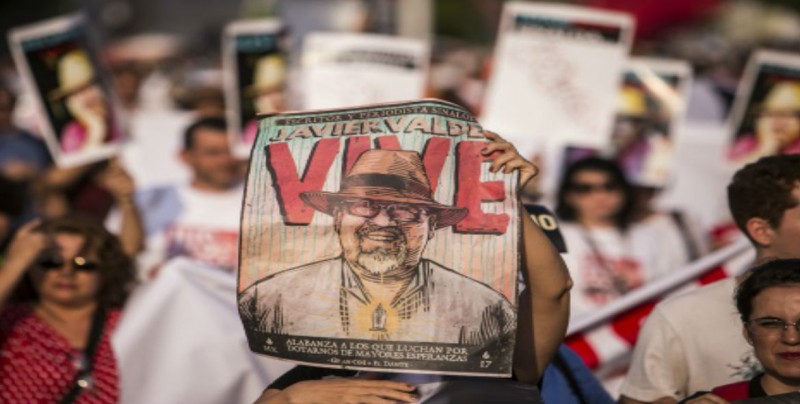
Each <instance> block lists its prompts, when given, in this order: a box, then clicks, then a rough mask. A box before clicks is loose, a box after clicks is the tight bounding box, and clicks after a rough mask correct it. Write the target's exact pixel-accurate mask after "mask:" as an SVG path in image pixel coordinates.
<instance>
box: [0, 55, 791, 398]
mask: <svg viewBox="0 0 800 404" xmlns="http://www.w3.org/2000/svg"><path fill="white" fill-rule="evenodd" d="M454 55H455V53H454ZM451 56H452V55H451ZM443 59H447V58H443ZM451 59H452V58H451ZM450 62H452V60H450ZM467 64H469V63H467ZM476 65H477V64H476ZM450 67H452V66H450ZM283 68H285V67H283V66H282V67H281V69H283ZM478 69H479V68H473V69H472V70H478ZM444 70H446V69H442V70H439V71H438V73H441V72H442V71H444ZM434 71H435V72H437V70H436V69H434ZM474 73H475V72H470V73H469V74H466V75H464V77H461V78H460V79H461V81H459V83H458V86H448V87H447V88H439V89H430V91H431V95H433V96H436V97H439V98H444V99H448V100H449V101H452V102H456V103H461V104H462V105H464V106H465V108H467V109H470V110H473V111H474V110H476V109H478V108H479V98H480V97H475V96H474V94H473V93H470V94H472V95H469V96H468V95H467V94H466V93H460V92H459V91H462V90H464V88H466V87H468V86H469V85H470V84H473V85H474V84H475V82H476V81H479V80H478V79H476V77H475V74H474ZM109 74H110V75H111V77H112V78H113V83H114V87H115V90H116V93H117V96H118V98H119V102H120V104H121V106H122V109H123V110H124V111H125V113H126V114H128V115H129V116H131V117H134V119H132V122H134V123H135V124H136V125H138V126H139V127H142V128H154V127H155V128H158V130H159V131H161V130H163V133H148V134H147V135H149V136H153V137H155V136H159V137H163V138H164V139H165V140H164V141H163V142H152V141H151V140H146V139H144V140H143V139H141V138H139V139H135V138H134V139H133V142H132V143H133V144H132V146H130V148H129V149H128V150H127V151H126V150H123V151H122V152H121V153H120V154H119V155H117V156H115V157H112V158H110V159H108V160H104V161H101V162H95V163H91V164H84V165H78V166H74V167H68V168H64V167H59V166H57V165H55V164H54V163H53V159H52V158H51V156H50V153H49V152H48V148H47V147H46V145H45V142H44V141H43V140H42V136H41V134H40V133H36V132H37V128H41V126H42V125H41V124H40V123H39V124H37V120H40V119H43V118H40V117H37V116H35V114H33V115H31V113H30V111H31V110H30V107H31V105H30V103H29V102H23V101H24V100H25V99H26V97H30V94H25V92H24V91H19V90H18V89H19V88H21V87H20V86H19V81H18V80H19V79H18V78H17V79H14V80H10V81H9V82H7V83H0V402H9V403H28V402H36V403H51V402H59V403H72V402H80V403H106V402H107V403H112V402H118V401H119V400H120V399H121V397H122V394H121V385H122V383H121V380H122V379H123V378H125V374H124V372H125V368H124V367H122V366H120V365H119V363H118V359H117V357H116V356H115V352H114V346H113V343H112V340H113V335H114V332H115V329H116V328H117V325H118V324H119V323H120V322H121V321H123V320H124V319H125V313H126V302H127V301H128V300H129V299H128V297H129V296H131V295H135V294H136V293H137V291H140V290H142V289H144V288H147V287H148V285H152V284H153V283H155V282H158V281H159V279H160V278H161V277H162V276H163V275H164V273H163V271H164V268H167V270H168V269H169V263H170V262H171V261H172V260H173V259H175V258H181V259H186V260H188V261H189V262H195V263H197V265H203V266H206V267H212V268H214V269H215V270H216V271H218V272H219V273H220V274H222V276H224V277H227V278H231V279H233V278H235V276H236V269H237V265H238V259H239V248H238V245H239V229H240V216H241V209H242V199H243V196H244V180H245V176H246V170H247V164H248V162H247V161H246V160H243V159H241V158H237V157H236V156H235V153H234V151H233V150H232V148H231V144H230V139H229V136H228V135H229V133H228V132H229V126H228V123H227V122H226V118H225V107H226V106H225V105H224V97H223V96H222V90H221V88H220V86H219V84H220V83H218V82H214V81H213V80H212V81H211V83H210V84H209V83H208V82H203V83H202V85H199V86H195V87H194V88H189V89H183V88H181V86H184V85H187V84H186V83H188V82H191V78H189V77H188V76H189V75H188V74H187V75H186V76H187V77H181V78H180V79H179V80H178V81H179V83H176V84H175V85H173V86H171V87H170V84H168V83H165V77H164V75H163V72H162V71H160V70H159V68H158V67H157V66H155V65H151V66H147V67H143V66H141V65H139V64H138V62H135V61H130V60H126V61H123V62H117V64H115V65H114V66H112V68H111V69H110V70H109ZM281 74H284V72H283V71H282V72H281ZM480 85H482V84H478V86H480ZM459 86H460V87H459ZM164 87H169V88H164ZM189 87H191V86H189ZM148 91H150V93H148ZM787 91H788V92H790V93H792V94H793V95H796V94H795V93H797V92H798V91H797V90H796V89H795V88H790V89H788V90H785V91H784V92H787ZM154 93H158V94H156V95H155V96H154V95H153V94H154ZM283 96H284V94H281V97H283ZM285 96H287V97H290V96H291V94H285ZM147 97H151V98H150V99H148V98H147ZM152 97H155V98H157V99H158V100H160V101H154V99H153V98H152ZM779 98H780V97H778V96H774V97H772V98H769V97H768V98H767V101H766V102H765V104H764V108H765V109H767V108H769V107H772V106H774V104H777V103H779V101H782V100H783V99H779ZM783 98H786V97H783ZM18 100H19V101H21V102H18ZM476 100H478V101H476ZM280 101H281V102H280V103H277V104H275V105H278V104H279V105H280V106H281V107H280V108H281V109H283V108H286V105H284V102H283V101H284V100H283V98H281V100H280ZM148 103H152V105H151V107H148ZM154 105H158V106H159V107H157V109H160V108H162V107H161V106H167V107H164V109H165V110H169V111H168V112H169V113H170V114H172V115H170V118H169V119H168V120H165V119H164V114H163V113H164V112H165V111H162V110H158V111H154V110H153V109H150V110H148V108H153V107H152V106H154ZM178 108H182V109H183V111H178V110H177V109H178ZM793 108H794V107H793ZM269 112H274V111H269ZM688 114H689V115H691V114H692V111H688ZM776 114H777V113H776ZM766 115H767V114H765V116H766ZM780 118H783V119H785V120H790V121H792V122H794V121H793V119H794V120H797V119H800V118H798V117H797V111H796V110H792V111H789V112H787V111H786V109H782V110H781V112H780ZM759 119H762V118H759ZM763 119H766V118H763ZM167 121H169V122H168V123H166V122H167ZM162 123H163V126H159V125H161V124H162ZM148 125H149V126H148ZM765 125H766V124H765ZM787 125H789V129H796V131H797V132H799V133H800V129H798V128H794V126H792V125H791V124H787ZM785 126H786V125H783V126H781V127H782V128H784V127H785ZM784 129H785V128H784ZM73 132H75V131H73ZM76 133H77V132H76ZM74 136H78V137H80V136H79V135H77V134H76V135H74ZM74 136H73V137H74ZM81 136H82V135H81ZM87 136H88V135H87ZM139 136H141V134H139ZM501 136H502V134H500V136H498V135H495V134H493V133H491V132H486V137H487V142H488V146H487V148H486V149H485V150H484V151H483V152H484V154H485V155H486V156H489V155H492V161H493V163H492V164H490V165H489V166H490V170H491V171H493V172H500V171H504V172H506V173H509V172H512V171H516V172H518V174H519V175H520V189H519V194H520V195H521V197H522V198H525V200H526V201H530V200H534V199H538V198H540V197H541V196H542V195H541V194H540V193H539V191H541V190H540V189H533V188H536V187H537V185H538V183H537V181H536V180H534V178H535V177H536V176H537V173H538V172H539V168H538V167H537V165H535V164H534V163H532V162H531V160H533V161H538V159H537V158H536V156H522V155H520V154H519V153H518V152H517V150H516V149H515V147H514V146H513V145H512V144H510V143H508V142H506V141H505V140H503V138H502V137H501ZM790 140H791V141H794V137H792V138H791V139H790ZM148 142H150V143H148ZM159 143H160V148H158V149H147V148H146V147H145V148H143V146H142V145H143V144H156V145H158V144H159ZM793 144H794V145H795V146H796V142H795V143H793ZM123 147H128V146H123ZM148 147H149V146H148ZM736 147H737V148H738V149H736V150H739V149H741V150H744V149H745V146H742V143H741V142H740V143H739V144H738V145H737V146H736ZM165 149H168V150H165ZM750 149H753V147H751V148H750ZM750 149H748V150H747V151H751V152H752V151H753V150H750ZM741 150H739V152H741ZM795 153H797V148H796V147H788V148H783V149H780V150H778V149H775V150H771V151H770V152H768V153H760V154H759V156H755V155H754V157H752V158H746V159H744V160H742V161H745V160H746V161H747V164H746V165H744V164H743V165H741V166H740V168H739V169H738V170H737V171H736V173H735V174H734V175H733V176H732V177H731V178H730V179H729V182H728V184H727V189H726V190H727V205H728V209H729V213H730V215H729V216H730V217H731V218H732V222H733V223H734V224H735V228H736V229H738V230H737V232H740V233H741V234H742V235H743V237H745V238H747V239H748V240H749V242H750V244H751V245H752V249H753V250H754V251H755V259H754V260H753V261H752V262H751V263H750V265H749V266H750V267H751V268H749V269H748V271H747V272H745V273H743V274H741V275H739V276H737V277H731V278H725V279H722V280H718V281H716V282H714V283H712V284H710V285H707V286H704V287H701V288H698V289H696V290H692V291H689V292H686V293H676V294H674V295H672V296H670V297H668V298H666V299H664V300H662V301H661V302H660V303H658V304H657V305H656V306H655V308H654V309H653V311H652V312H651V313H650V314H649V315H648V316H647V319H646V320H645V321H644V323H643V324H642V326H641V331H639V334H638V337H637V338H636V342H635V346H634V349H633V353H632V357H631V358H630V364H629V365H628V366H627V367H628V368H629V369H628V371H627V374H626V375H624V381H623V382H622V386H621V387H620V388H619V389H618V390H616V389H614V388H608V386H605V388H604V385H603V383H604V382H605V381H604V380H598V379H597V377H595V375H593V374H592V373H591V371H590V370H589V368H588V365H590V364H588V363H584V361H583V360H582V358H581V357H580V356H578V355H576V353H575V352H574V351H573V350H571V349H570V348H569V347H567V346H566V345H564V340H565V337H567V335H566V334H567V328H568V323H569V321H570V319H575V318H577V317H580V316H586V315H590V314H591V313H593V312H595V311H596V310H598V309H599V308H602V307H604V306H607V305H609V304H610V303H612V302H614V301H616V300H618V299H621V298H623V297H624V296H626V295H628V294H629V293H631V292H633V291H635V290H637V289H640V288H642V287H643V286H645V285H646V284H648V283H650V282H653V281H656V280H658V279H661V278H664V277H666V276H668V275H670V274H674V273H675V271H677V270H679V269H681V268H683V267H685V266H686V265H687V264H690V263H692V262H693V261H695V260H697V259H698V258H700V257H702V256H703V255H704V254H707V253H708V252H709V251H711V250H712V249H715V248H719V247H720V246H721V245H723V244H725V240H722V239H721V238H720V237H716V238H715V237H714V235H713V234H712V233H713V232H712V231H711V229H708V228H701V227H702V226H699V225H698V224H696V222H695V221H693V220H691V219H692V218H691V214H692V212H681V211H670V210H663V209H659V208H658V207H657V205H656V204H655V199H656V198H657V197H658V195H659V193H660V192H662V191H663V190H662V189H659V188H654V187H653V186H649V185H643V184H641V183H638V182H637V181H635V180H634V179H632V178H629V175H628V174H627V173H626V167H625V164H623V163H622V162H621V161H619V160H616V161H615V160H614V159H610V158H606V157H600V156H588V157H583V158H579V159H577V160H575V161H573V162H571V163H570V164H569V165H568V166H567V167H566V169H565V170H564V173H563V175H561V176H560V183H559V184H558V186H557V189H555V192H554V193H553V195H544V196H545V198H544V199H541V200H540V201H545V203H546V201H547V200H548V199H547V197H550V199H551V200H552V201H553V202H554V203H553V206H552V208H553V210H554V212H555V213H556V214H557V216H558V218H559V221H560V231H561V234H562V236H563V239H564V242H565V244H566V246H567V250H568V251H567V252H566V253H559V252H558V251H557V250H556V248H555V247H554V246H553V244H552V243H551V240H550V239H548V237H547V236H546V235H545V233H544V232H542V231H541V230H540V229H539V227H538V226H537V224H535V223H534V221H533V220H531V218H530V217H529V216H528V215H522V232H521V239H522V242H521V246H522V247H521V250H520V251H521V267H520V273H521V279H520V281H519V282H520V285H521V287H520V290H521V291H520V293H519V296H518V297H519V300H518V306H517V308H516V310H515V311H514V310H511V309H510V308H509V310H511V311H513V314H511V316H514V317H515V318H516V321H517V327H516V328H515V329H513V331H514V332H515V334H514V335H509V336H506V340H510V341H515V345H514V346H515V351H514V353H513V377H512V378H511V379H510V380H504V379H497V380H494V379H486V378H469V377H455V376H437V375H416V374H415V375H404V374H392V373H376V372H366V371H350V370H336V369H323V368H315V367H311V366H297V367H294V368H292V369H291V370H289V371H288V372H286V373H283V372H280V373H283V375H282V376H280V377H277V378H274V377H269V378H266V379H269V380H265V383H264V386H262V387H263V393H262V394H261V395H260V397H257V396H252V397H248V399H250V400H256V402H258V403H263V404H266V403H306V402H308V403H311V402H342V403H346V402H347V403H349V402H354V403H391V402H417V401H418V400H419V399H420V398H422V397H425V400H426V401H425V402H429V403H446V402H459V403H470V402H533V403H538V402H542V399H544V402H547V403H601V404H602V403H611V402H614V401H615V400H617V398H618V400H619V402H620V403H623V404H634V403H660V404H665V403H678V402H682V403H690V404H701V403H716V404H720V403H727V402H732V401H735V400H740V399H745V398H755V397H764V396H772V395H780V394H785V393H793V392H794V393H796V392H798V391H800V325H798V324H800V247H799V245H800V244H799V243H798V240H800V155H798V154H795ZM739 154H742V155H744V154H746V153H744V152H742V153H739ZM764 154H771V155H769V156H767V157H762V158H760V159H759V158H757V157H760V156H761V155H764ZM164 156H166V159H169V160H170V161H169V162H167V163H165V162H164V161H162V160H163V159H162V157H164ZM381 158H385V156H384V157H380V156H378V157H376V159H378V160H380V159H381ZM151 165H152V167H151ZM176 167H177V168H176ZM174 168H175V169H174ZM180 170H182V171H180ZM153 178H158V179H160V180H159V181H153V180H152V179H153ZM707 188H708V192H709V194H721V193H724V192H725V186H724V184H707ZM698 197H699V196H698ZM389 202H391V201H389ZM389 202H387V201H386V200H382V201H381V203H383V204H384V205H385V204H387V203H389ZM429 202H435V201H426V203H429ZM376 203H377V202H376ZM384 205H381V204H380V203H379V204H377V205H376V206H377V207H372V206H366V207H362V208H364V209H372V208H374V209H377V210H375V211H374V212H372V213H371V216H370V214H363V215H360V216H359V219H358V220H361V221H376V220H381V219H382V218H384V217H385V216H386V217H388V209H389V208H387V207H386V206H384ZM440 208H441V207H440ZM315 209H317V210H320V208H318V207H315ZM331 209H333V208H331ZM337 209H340V208H337ZM347 209H348V211H351V210H353V209H355V208H353V207H347ZM322 210H324V209H322ZM322 210H321V211H322ZM382 212H386V215H383V214H382ZM323 213H329V212H323ZM721 216H726V215H721ZM439 219H440V218H439V217H438V216H435V215H434V217H431V218H427V217H426V221H425V223H424V226H423V225H421V226H422V227H428V226H433V225H429V223H428V221H427V220H431V221H432V222H431V223H435V221H436V220H439ZM439 224H441V223H439ZM337 226H340V225H337ZM721 227H722V228H724V227H725V226H721ZM729 227H732V226H729ZM337 231H338V230H337ZM423 249H424V247H423ZM418 258H419V257H418ZM298 264H303V263H300V262H298ZM415 265H416V263H415ZM309 276H315V275H309ZM445 282H446V281H442V284H444V283H445ZM440 286H441V285H440ZM287 289H289V287H287ZM260 290H261V289H258V288H257V287H255V288H254V289H251V290H249V291H245V292H244V294H245V295H247V294H255V293H257V292H258V291H260ZM463 290H467V291H468V290H472V289H469V288H468V287H466V286H464V287H463ZM264 293H267V292H264ZM467 297H469V296H467ZM294 298H296V299H313V296H307V295H305V294H302V292H300V294H299V295H298V296H294ZM481 298H483V297H481ZM230 303H231V304H232V305H234V304H237V303H236V296H235V295H234V294H231V295H230ZM463 304H466V303H463ZM454 309H455V310H461V311H463V312H467V311H468V310H466V308H464V307H456V308H454ZM232 315H236V314H235V313H232ZM252 315H253V316H254V317H258V318H259V319H261V320H264V319H266V318H267V316H266V315H265V314H263V313H255V314H252ZM476 316H480V313H478V314H476ZM440 320H441V319H440ZM191 326H192V325H191V324H187V325H186V327H191ZM141 349H143V350H146V349H147V347H146V346H143V347H141ZM208 349H210V350H213V349H214V347H213V346H212V347H208ZM200 355H202V353H200ZM253 355H255V354H253ZM191 377H192V374H191V373H189V374H186V375H181V378H189V379H190V378H191ZM431 385H436V386H437V387H436V388H435V390H429V389H428V386H431ZM234 388H235V387H234ZM607 388H608V389H607ZM259 393H261V392H260V391H259Z"/></svg>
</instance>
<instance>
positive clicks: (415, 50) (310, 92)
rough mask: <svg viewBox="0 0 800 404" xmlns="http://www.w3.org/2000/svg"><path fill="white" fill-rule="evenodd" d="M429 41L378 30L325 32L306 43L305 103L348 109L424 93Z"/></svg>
mask: <svg viewBox="0 0 800 404" xmlns="http://www.w3.org/2000/svg"><path fill="white" fill-rule="evenodd" d="M429 57H430V45H429V44H428V42H426V41H422V40H417V39H408V38H398V37H393V36H388V35H375V34H343V33H332V32H320V33H313V34H309V35H308V36H307V37H306V38H305V40H304V42H303V57H302V59H303V60H302V65H303V100H304V101H303V106H304V108H305V109H325V108H346V107H352V106H356V105H368V104H375V103H385V102H398V101H408V100H415V99H420V98H423V97H424V96H425V83H426V80H427V75H428V65H429Z"/></svg>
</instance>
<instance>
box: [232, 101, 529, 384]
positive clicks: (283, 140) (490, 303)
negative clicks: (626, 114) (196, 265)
mask: <svg viewBox="0 0 800 404" xmlns="http://www.w3.org/2000/svg"><path fill="white" fill-rule="evenodd" d="M485 145H486V140H485V138H484V136H483V131H482V129H481V127H480V126H479V125H478V123H477V122H476V121H475V119H474V118H473V117H472V116H471V115H470V114H469V113H468V112H466V111H465V110H463V109H462V108H461V107H458V106H455V105H453V104H448V103H445V102H441V101H420V102H412V103H403V104H384V105H380V106H375V107H368V108H360V109H343V110H328V111H320V112H310V113H291V114H280V115H276V116H271V117H268V118H265V119H264V120H262V122H261V132H259V136H258V138H257V139H256V145H255V149H254V150H257V151H258V152H257V153H254V154H253V157H252V160H251V166H250V173H249V177H248V179H247V189H246V191H245V200H244V205H243V206H244V212H243V216H242V231H241V243H240V248H241V254H240V257H241V260H240V266H239V290H240V295H239V311H240V315H241V317H242V321H243V323H244V325H245V330H246V332H247V335H248V340H249V343H250V347H251V349H252V350H253V351H255V352H258V353H263V354H266V355H270V356H274V357H277V358H280V359H286V360H291V361H295V362H298V363H306V364H313V365H316V366H328V367H345V368H352V369H373V370H387V371H394V372H429V373H444V374H463V375H484V376H496V377H505V376H508V375H510V373H511V355H512V353H513V345H514V335H515V330H516V306H517V270H518V265H519V256H518V241H519V234H520V224H521V222H520V219H519V216H518V209H519V206H518V202H517V199H516V183H517V182H518V178H517V174H516V173H513V174H492V173H490V172H489V171H488V166H489V163H488V161H489V159H488V158H487V157H486V156H483V155H481V153H480V150H481V148H483V147H484V146H485Z"/></svg>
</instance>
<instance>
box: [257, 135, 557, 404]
mask: <svg viewBox="0 0 800 404" xmlns="http://www.w3.org/2000/svg"><path fill="white" fill-rule="evenodd" d="M485 134H486V137H487V138H489V139H491V140H492V143H490V144H489V145H488V146H487V147H486V148H485V149H484V150H483V152H482V153H483V154H484V155H490V156H493V158H492V165H491V169H490V170H491V171H492V172H504V173H508V172H513V171H519V172H520V182H519V187H520V188H522V187H524V185H525V184H526V183H527V182H528V181H529V180H530V179H531V178H533V177H534V176H535V175H536V173H537V171H538V169H537V168H536V167H535V166H534V165H533V164H531V163H530V162H528V161H526V160H524V159H523V158H522V157H521V156H520V155H519V153H518V152H517V151H516V149H515V148H514V147H513V146H512V145H511V144H510V143H508V142H506V141H504V140H503V139H502V138H500V137H499V136H497V135H496V134H493V133H491V132H485ZM495 152H499V153H495ZM379 213H382V212H379ZM522 216H523V218H522V221H523V242H524V254H523V255H524V260H523V261H524V266H525V271H524V272H523V278H524V283H525V289H524V291H523V292H522V293H521V294H520V300H519V312H518V315H519V320H520V323H519V325H518V327H517V329H516V337H515V338H516V352H515V354H514V376H515V380H516V381H519V382H521V383H523V384H519V383H513V382H510V381H492V380H487V379H480V378H470V379H458V378H444V379H442V378H441V377H428V378H427V380H428V381H430V380H431V378H433V380H444V384H443V385H441V386H440V387H439V388H438V390H435V391H433V392H430V391H427V392H426V391H421V390H422V389H420V388H419V387H415V386H413V385H410V384H408V383H406V382H403V380H408V379H407V378H403V377H401V375H382V376H381V375H379V374H375V373H363V372H360V375H359V376H358V377H353V376H355V375H356V374H357V373H356V372H354V371H346V370H336V369H314V368H310V367H305V366H300V367H297V368H295V369H294V370H292V371H290V372H289V373H287V374H286V375H284V376H283V377H281V378H280V379H279V380H277V381H276V382H274V383H273V384H272V385H271V386H270V387H269V388H268V389H267V390H265V392H264V394H263V395H262V396H261V397H260V398H259V400H257V401H256V402H257V403H259V404H272V403H283V402H294V401H296V402H351V400H355V402H418V401H419V399H420V398H422V399H423V401H424V402H431V403H440V402H441V403H445V402H532V403H536V402H540V400H541V399H540V398H539V396H538V393H536V391H535V389H531V388H530V386H526V384H535V383H537V382H538V380H539V378H540V376H541V375H542V374H543V371H544V368H545V366H546V365H547V364H548V363H549V361H550V358H551V357H552V356H553V355H554V354H555V351H556V350H557V348H558V345H559V343H560V341H561V340H562V339H563V328H562V327H563V326H564V325H566V316H567V313H566V311H565V308H566V306H567V305H568V304H569V303H568V300H569V289H570V288H571V280H570V279H569V275H568V272H567V270H566V267H565V266H564V264H563V261H562V260H561V258H560V256H559V254H558V252H557V251H556V249H555V247H554V246H553V244H552V242H551V241H550V239H548V238H547V236H545V234H544V233H543V232H542V230H541V229H540V228H539V227H538V226H537V225H536V224H534V223H533V221H532V220H531V218H530V216H529V215H522ZM448 220H452V219H448ZM534 266H535V267H536V270H533V268H534ZM467 296H468V295H467ZM329 376H335V377H332V378H328V377H329ZM415 380H426V379H425V378H423V379H415Z"/></svg>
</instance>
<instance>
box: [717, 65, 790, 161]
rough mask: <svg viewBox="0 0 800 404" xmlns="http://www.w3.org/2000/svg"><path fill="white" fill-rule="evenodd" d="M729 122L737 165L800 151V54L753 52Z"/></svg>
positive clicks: (733, 153) (732, 151)
mask: <svg viewBox="0 0 800 404" xmlns="http://www.w3.org/2000/svg"><path fill="white" fill-rule="evenodd" d="M730 126H731V128H733V130H734V135H733V140H732V142H733V143H732V146H731V149H730V150H729V152H728V158H729V160H730V161H732V162H733V163H734V164H735V165H737V166H738V165H744V164H746V163H748V162H752V161H755V160H757V159H759V158H760V157H764V156H770V155H775V154H796V153H800V56H798V55H797V54H793V53H782V52H773V51H764V50H760V51H757V52H754V53H753V54H752V56H751V57H750V60H749V62H748V64H747V68H746V69H745V73H744V77H743V78H742V80H741V82H740V83H739V88H738V90H737V91H736V100H735V101H734V105H733V109H732V111H731V120H730Z"/></svg>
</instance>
